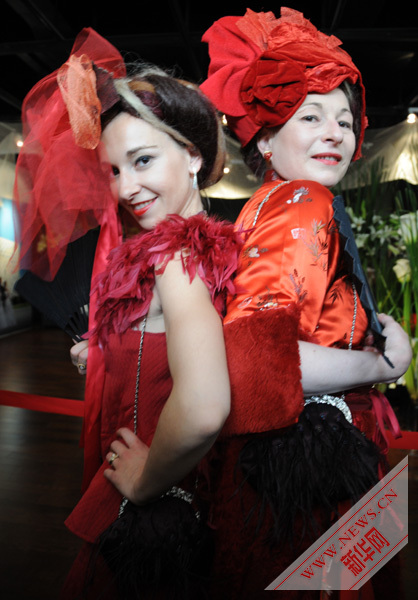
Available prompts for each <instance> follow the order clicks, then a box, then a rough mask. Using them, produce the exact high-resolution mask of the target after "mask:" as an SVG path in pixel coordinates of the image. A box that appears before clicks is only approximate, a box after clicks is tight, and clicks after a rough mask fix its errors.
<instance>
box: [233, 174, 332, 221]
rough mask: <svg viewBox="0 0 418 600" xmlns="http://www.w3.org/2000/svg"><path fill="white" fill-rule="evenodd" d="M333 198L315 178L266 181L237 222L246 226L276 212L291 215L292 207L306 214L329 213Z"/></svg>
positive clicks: (270, 216)
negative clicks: (313, 179)
mask: <svg viewBox="0 0 418 600" xmlns="http://www.w3.org/2000/svg"><path fill="white" fill-rule="evenodd" d="M333 197H334V195H333V194H332V192H331V191H330V190H329V189H328V188H326V187H325V186H323V185H322V184H320V183H318V182H316V181H310V180H306V179H294V180H292V181H268V182H265V183H264V184H263V185H261V187H260V188H259V189H258V190H257V192H255V194H254V195H253V196H252V197H251V198H250V200H249V201H248V202H247V204H246V205H245V206H244V208H243V210H242V211H241V213H240V215H239V217H238V220H237V223H238V224H241V225H242V226H243V227H246V228H249V227H251V226H253V225H255V224H256V223H257V222H258V223H260V222H261V221H263V220H265V219H270V218H272V217H273V216H276V215H277V214H280V215H282V216H283V215H284V214H287V215H288V216H289V217H290V216H291V214H292V213H294V212H295V210H297V211H298V212H299V209H303V211H306V212H309V213H313V212H317V213H318V212H320V213H321V214H322V213H323V212H324V211H326V212H327V213H330V212H331V211H332V200H333ZM302 205H303V206H302ZM292 209H293V210H292Z"/></svg>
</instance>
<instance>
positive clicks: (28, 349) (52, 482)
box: [0, 327, 418, 600]
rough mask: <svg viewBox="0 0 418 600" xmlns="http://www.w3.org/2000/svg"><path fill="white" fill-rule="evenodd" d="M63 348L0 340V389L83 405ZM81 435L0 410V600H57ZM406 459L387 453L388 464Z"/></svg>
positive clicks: (416, 500) (414, 535) (17, 337)
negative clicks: (77, 402)
mask: <svg viewBox="0 0 418 600" xmlns="http://www.w3.org/2000/svg"><path fill="white" fill-rule="evenodd" d="M70 346H71V340H70V339H69V338H68V337H67V336H66V335H65V334H64V333H62V332H61V331H59V330H57V329H55V328H42V327H41V328H37V329H31V330H28V331H24V332H20V333H15V334H13V335H8V336H4V337H2V338H0V390H8V391H17V392H24V393H31V394H39V395H46V396H55V397H61V398H73V399H76V400H80V401H82V398H83V390H84V380H83V378H81V377H80V376H79V375H78V374H77V372H76V370H75V368H74V367H72V365H71V363H70V360H69V348H70ZM0 394H1V391H0ZM80 433H81V419H80V418H78V417H69V416H63V415H56V414H53V413H47V412H37V411H32V410H25V409H21V408H12V407H10V406H1V405H0V600H58V597H59V590H60V588H61V585H62V582H63V580H64V578H65V575H66V573H67V572H68V569H69V567H70V565H71V563H72V560H73V558H74V556H75V555H76V553H77V550H78V547H79V542H78V540H77V539H76V538H75V537H74V536H73V535H71V534H70V533H69V532H68V531H67V530H66V528H65V526H64V520H65V518H66V517H67V515H68V514H69V512H70V511H71V509H72V507H73V506H74V505H75V504H76V502H77V500H78V498H79V495H80V481H81V472H82V451H81V450H80V448H79V439H80ZM407 454H408V452H407V451H403V450H397V451H391V453H390V462H391V465H392V466H394V465H396V464H397V463H398V462H400V461H401V460H402V458H403V457H404V456H406V455H407ZM408 459H409V543H408V545H407V546H406V547H405V548H404V549H403V550H402V551H401V552H400V556H401V561H402V569H403V571H402V572H403V581H404V584H405V588H406V600H415V598H416V597H417V594H416V590H417V589H418V569H417V567H416V557H417V551H418V522H417V509H418V455H417V454H416V453H414V452H410V453H409V456H408ZM376 600H379V599H378V598H376ZM394 600H395V599H394Z"/></svg>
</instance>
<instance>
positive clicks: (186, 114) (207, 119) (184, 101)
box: [101, 66, 225, 189]
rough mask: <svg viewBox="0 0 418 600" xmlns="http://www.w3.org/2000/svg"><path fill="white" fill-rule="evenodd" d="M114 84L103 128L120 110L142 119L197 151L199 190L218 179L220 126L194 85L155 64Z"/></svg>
mask: <svg viewBox="0 0 418 600" xmlns="http://www.w3.org/2000/svg"><path fill="white" fill-rule="evenodd" d="M115 87H116V90H117V92H118V94H119V102H117V103H116V104H115V105H114V106H113V107H112V108H111V109H109V110H108V111H107V112H105V113H104V114H103V115H102V117H101V121H102V130H104V128H105V127H106V125H108V124H109V123H110V121H112V120H113V119H114V118H115V117H116V116H117V115H118V114H120V113H121V112H126V113H128V114H130V115H132V116H135V117H137V118H140V119H144V120H145V121H147V122H148V123H149V124H151V125H153V126H154V127H156V128H157V129H159V130H161V131H164V132H165V133H167V134H168V135H170V136H171V137H172V138H173V139H174V140H175V141H176V142H177V143H178V144H180V145H181V146H182V147H186V148H189V150H190V151H191V152H192V153H193V152H198V153H199V154H200V156H201V157H202V167H201V169H200V170H199V172H198V173H197V180H198V184H199V188H200V189H204V188H207V187H209V186H211V185H214V184H215V183H216V182H217V181H219V179H220V178H221V177H222V174H223V167H224V163H225V139H224V135H223V131H222V125H221V122H220V119H219V117H218V113H217V110H216V108H215V107H214V106H213V104H212V103H211V101H210V100H209V99H208V98H207V97H206V96H205V95H204V94H203V93H202V92H201V91H200V90H199V88H198V86H197V85H195V84H193V83H191V82H188V81H185V80H182V79H176V78H175V77H172V76H171V75H169V74H167V73H166V72H164V71H162V70H161V69H159V68H158V67H154V66H142V67H139V68H138V67H137V70H136V72H135V73H134V74H132V75H130V76H129V77H126V78H123V79H115Z"/></svg>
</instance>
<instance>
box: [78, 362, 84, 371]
mask: <svg viewBox="0 0 418 600" xmlns="http://www.w3.org/2000/svg"><path fill="white" fill-rule="evenodd" d="M77 367H78V368H79V369H80V371H85V370H86V365H85V364H83V363H78V365H77Z"/></svg>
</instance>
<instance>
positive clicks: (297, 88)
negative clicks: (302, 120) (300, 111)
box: [240, 52, 307, 127]
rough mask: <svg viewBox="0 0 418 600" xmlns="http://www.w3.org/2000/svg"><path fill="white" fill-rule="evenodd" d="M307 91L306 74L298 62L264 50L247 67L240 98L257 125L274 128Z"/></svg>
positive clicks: (297, 104)
mask: <svg viewBox="0 0 418 600" xmlns="http://www.w3.org/2000/svg"><path fill="white" fill-rule="evenodd" d="M306 94H307V82H306V77H305V75H304V70H303V69H302V68H301V67H300V66H299V65H298V63H297V62H295V61H291V60H286V59H284V60H283V59H281V58H280V56H278V55H277V54H273V53H271V52H270V53H269V52H265V53H264V54H263V55H262V56H261V57H260V58H259V59H258V60H256V61H254V62H253V63H252V64H251V65H250V67H249V68H248V70H247V72H246V74H245V76H244V79H243V80H242V84H241V93H240V97H241V102H242V104H243V105H244V107H245V110H246V112H247V114H248V115H249V116H250V117H251V118H252V119H253V121H254V122H255V123H256V124H257V125H258V126H259V127H276V126H277V125H281V124H282V123H285V122H286V121H287V120H288V119H289V117H290V116H291V115H292V114H293V113H294V112H295V111H296V110H297V108H298V107H299V106H300V105H301V104H302V102H303V100H304V99H305V98H306Z"/></svg>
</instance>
